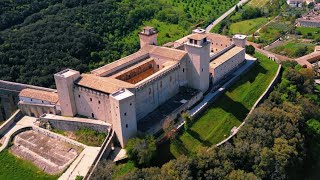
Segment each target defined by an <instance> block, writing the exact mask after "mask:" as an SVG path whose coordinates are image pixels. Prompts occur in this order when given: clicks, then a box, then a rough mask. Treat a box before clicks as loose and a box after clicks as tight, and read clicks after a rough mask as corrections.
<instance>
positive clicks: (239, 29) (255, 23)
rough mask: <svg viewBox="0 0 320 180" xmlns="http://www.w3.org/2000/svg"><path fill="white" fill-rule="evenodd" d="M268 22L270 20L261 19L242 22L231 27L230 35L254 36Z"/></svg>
mask: <svg viewBox="0 0 320 180" xmlns="http://www.w3.org/2000/svg"><path fill="white" fill-rule="evenodd" d="M267 22H268V18H266V17H261V18H256V19H250V20H245V21H240V22H236V23H233V24H231V26H230V33H231V34H237V33H240V34H247V35H249V34H252V33H254V32H255V31H256V30H257V29H259V27H261V26H262V25H263V24H266V23H267Z"/></svg>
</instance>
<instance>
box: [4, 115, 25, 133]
mask: <svg viewBox="0 0 320 180" xmlns="http://www.w3.org/2000/svg"><path fill="white" fill-rule="evenodd" d="M22 116H23V115H22V113H21V111H20V110H17V111H16V112H15V113H14V114H13V115H12V116H11V117H10V118H9V119H8V120H7V121H6V122H4V123H3V124H2V125H1V126H0V138H1V137H2V136H4V135H5V133H6V132H7V130H8V129H9V128H10V127H11V126H12V125H13V124H15V123H16V122H17V121H18V120H20V119H21V118H22Z"/></svg>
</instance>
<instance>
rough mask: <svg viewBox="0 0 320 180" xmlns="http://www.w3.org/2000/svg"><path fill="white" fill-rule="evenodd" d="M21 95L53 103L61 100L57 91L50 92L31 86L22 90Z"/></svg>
mask: <svg viewBox="0 0 320 180" xmlns="http://www.w3.org/2000/svg"><path fill="white" fill-rule="evenodd" d="M19 96H21V97H27V98H32V99H38V100H42V101H48V102H51V103H57V102H58V100H59V96H58V94H57V93H55V92H48V91H42V90H36V89H29V88H26V89H23V90H22V91H21V92H20V94H19Z"/></svg>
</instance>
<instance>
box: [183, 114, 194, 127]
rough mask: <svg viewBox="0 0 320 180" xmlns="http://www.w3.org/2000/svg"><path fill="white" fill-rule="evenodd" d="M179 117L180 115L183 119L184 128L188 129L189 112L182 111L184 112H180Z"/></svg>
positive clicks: (190, 121) (190, 122)
mask: <svg viewBox="0 0 320 180" xmlns="http://www.w3.org/2000/svg"><path fill="white" fill-rule="evenodd" d="M181 117H182V119H183V120H184V122H185V123H184V129H185V130H188V129H189V128H190V127H191V125H192V118H191V117H190V116H189V114H188V113H186V112H184V113H182V115H181Z"/></svg>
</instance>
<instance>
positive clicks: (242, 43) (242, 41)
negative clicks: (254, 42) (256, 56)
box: [232, 34, 247, 48]
mask: <svg viewBox="0 0 320 180" xmlns="http://www.w3.org/2000/svg"><path fill="white" fill-rule="evenodd" d="M232 40H233V43H234V44H235V45H236V46H238V47H242V48H246V41H247V36H246V35H240V34H236V35H234V36H233V37H232Z"/></svg>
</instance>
